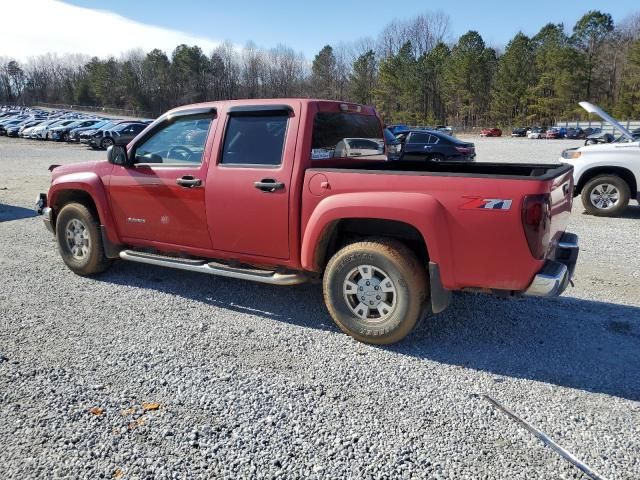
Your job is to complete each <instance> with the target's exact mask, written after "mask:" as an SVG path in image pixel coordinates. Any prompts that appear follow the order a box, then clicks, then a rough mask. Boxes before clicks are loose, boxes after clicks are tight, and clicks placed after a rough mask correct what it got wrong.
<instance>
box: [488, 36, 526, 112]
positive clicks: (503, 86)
mask: <svg viewBox="0 0 640 480" xmlns="http://www.w3.org/2000/svg"><path fill="white" fill-rule="evenodd" d="M535 81H536V76H535V55H534V48H533V45H532V42H531V39H529V37H527V36H526V35H524V34H523V33H522V32H518V33H517V34H516V36H515V37H514V38H513V39H512V40H511V41H510V42H509V44H508V45H507V48H506V49H505V52H504V54H503V55H502V56H501V57H500V59H499V61H498V69H497V71H496V75H495V80H494V85H493V91H492V94H491V113H492V117H493V118H494V120H495V121H496V122H498V123H499V124H501V125H512V124H515V123H520V124H521V123H522V122H524V121H525V118H526V115H527V91H528V89H529V88H531V87H532V86H533V85H535Z"/></svg>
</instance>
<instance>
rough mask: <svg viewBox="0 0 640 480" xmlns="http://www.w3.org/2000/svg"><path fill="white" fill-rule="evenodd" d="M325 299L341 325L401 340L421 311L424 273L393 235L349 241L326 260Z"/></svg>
mask: <svg viewBox="0 0 640 480" xmlns="http://www.w3.org/2000/svg"><path fill="white" fill-rule="evenodd" d="M323 291H324V300H325V304H326V305H327V309H328V310H329V313H330V314H331V316H332V317H333V320H334V321H335V322H336V324H337V325H338V327H340V329H341V330H342V331H343V332H345V333H347V334H349V335H351V336H352V337H354V338H355V339H357V340H359V341H361V342H365V343H372V344H378V345H383V344H389V343H394V342H398V341H400V340H402V339H403V338H404V337H405V336H407V335H408V334H409V332H411V330H413V328H414V327H415V325H416V323H417V322H418V320H420V318H421V316H422V314H423V307H424V305H425V301H426V298H427V276H426V272H425V269H424V267H423V266H422V265H421V264H420V261H419V260H418V258H417V257H416V256H415V254H414V253H413V252H412V251H411V250H410V249H409V248H407V247H406V246H405V245H404V244H402V243H400V242H397V241H394V240H386V239H381V240H375V241H374V240H371V241H363V242H358V243H353V244H351V245H348V246H346V247H344V248H343V249H341V250H340V251H338V252H337V253H336V254H335V255H334V256H333V257H332V258H331V260H330V261H329V264H328V265H327V268H326V270H325V273H324V279H323Z"/></svg>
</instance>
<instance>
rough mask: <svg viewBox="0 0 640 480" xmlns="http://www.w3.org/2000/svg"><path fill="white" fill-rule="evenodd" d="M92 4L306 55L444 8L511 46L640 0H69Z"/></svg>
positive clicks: (461, 25)
mask: <svg viewBox="0 0 640 480" xmlns="http://www.w3.org/2000/svg"><path fill="white" fill-rule="evenodd" d="M65 1H66V2H67V3H71V4H75V5H78V6H83V7H89V8H96V7H98V8H101V9H108V10H111V11H114V12H116V13H119V14H120V15H122V16H125V17H128V18H131V19H133V20H137V21H139V22H142V23H150V24H153V25H158V26H162V27H169V28H172V29H176V30H182V31H184V32H186V33H190V34H194V35H197V36H202V37H209V38H211V39H212V40H215V41H219V40H230V41H232V42H233V43H235V44H238V45H243V44H245V43H246V42H247V41H249V40H253V41H254V42H255V43H256V44H257V45H259V46H261V47H265V48H270V47H273V46H275V45H277V44H278V43H284V44H286V45H289V46H291V47H294V48H295V49H296V50H300V51H302V52H303V53H305V54H306V55H307V56H312V55H314V54H315V53H316V52H317V51H318V50H319V49H320V48H322V46H323V45H325V44H327V43H338V42H340V41H345V42H349V41H352V40H356V39H358V38H359V37H363V36H371V37H374V38H375V37H376V36H377V34H378V33H379V32H380V31H381V30H382V29H383V28H384V26H385V25H386V24H387V23H388V22H389V21H390V20H392V19H393V18H402V17H410V16H412V15H415V14H418V13H422V12H425V11H429V10H431V11H434V10H442V11H443V12H444V13H446V14H448V15H449V17H450V18H451V27H452V33H453V34H454V36H459V35H461V34H463V33H465V32H466V31H468V30H471V29H473V30H478V31H479V32H480V34H481V35H482V36H483V37H484V39H485V41H486V42H487V43H488V44H489V45H504V44H506V42H508V41H509V39H510V38H511V37H512V36H513V35H514V34H515V33H516V32H517V31H518V30H523V31H524V32H525V33H527V34H534V33H535V32H537V31H538V30H539V29H540V27H541V26H543V25H544V24H546V23H548V22H555V23H558V22H564V23H565V25H566V26H567V27H568V28H571V27H572V26H573V24H574V23H575V22H576V20H577V19H578V18H580V16H581V15H582V14H583V13H585V12H587V11H588V10H590V9H600V10H603V11H606V12H609V13H611V14H612V15H613V17H614V20H616V21H620V20H622V19H623V18H624V17H625V16H627V15H629V14H631V13H634V12H640V2H638V1H632V0H622V1H617V2H602V1H601V0H600V1H592V0H580V1H579V2H577V1H566V0H564V1H557V0H556V1H548V0H533V1H522V0H515V1H513V0H511V1H503V2H489V1H481V0H480V1H478V0H454V1H437V2H429V1H424V0H422V1H419V0H403V1H401V2H395V1H391V0H386V1H375V0H373V1H372V0H369V1H362V0H353V1H349V0H341V1H337V0H322V1H304V0H281V1H278V0H271V1H264V0H262V1H256V0H240V1H229V0H226V1H216V0H212V1H207V0H181V1H162V0H158V1H141V0H137V1H131V0H109V1H107V2H96V1H95V0H65Z"/></svg>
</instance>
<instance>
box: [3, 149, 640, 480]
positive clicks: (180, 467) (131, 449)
mask: <svg viewBox="0 0 640 480" xmlns="http://www.w3.org/2000/svg"><path fill="white" fill-rule="evenodd" d="M474 141H475V142H476V144H477V146H478V150H479V159H480V160H496V161H504V160H515V161H531V160H535V161H554V160H555V159H556V158H557V157H558V155H559V152H560V151H561V150H562V149H563V148H566V146H568V145H570V144H571V145H574V144H575V143H576V142H570V141H568V142H564V141H533V140H531V141H529V140H526V139H513V140H512V139H474ZM103 157H104V152H91V151H88V150H86V149H85V148H83V147H79V146H65V145H60V144H52V143H44V142H30V141H22V140H12V139H7V138H6V137H2V138H0V285H2V287H1V288H0V319H1V320H0V443H1V444H2V448H0V465H1V466H2V475H3V477H6V478H20V479H22V478H41V477H47V478H58V477H60V478H62V477H66V478H88V479H95V478H191V477H201V478H211V477H220V478H238V477H241V478H248V477H249V478H275V477H282V478H285V477H286V478H292V477H293V478H345V477H351V478H396V477H398V478H434V479H494V478H500V479H502V478H504V479H525V478H526V479H529V478H571V479H577V478H586V477H584V476H582V474H581V473H580V472H579V471H578V470H577V469H576V468H574V467H573V466H571V465H570V464H568V463H567V462H566V461H564V460H562V459H561V458H560V457H559V456H557V455H556V454H555V453H554V452H552V451H551V450H550V449H548V448H546V447H544V446H543V445H542V444H540V443H539V442H538V441H537V440H535V439H534V438H533V437H532V436H531V435H530V434H529V433H527V432H526V431H525V430H523V429H522V428H521V427H519V426H518V425H516V424H515V423H513V421H511V420H509V419H508V418H507V417H506V416H504V415H503V414H501V413H499V412H497V411H496V410H495V409H494V408H493V407H491V406H490V405H489V404H488V403H487V402H486V401H485V400H482V399H479V398H475V397H474V396H472V394H473V393H475V392H484V393H487V394H489V395H491V396H492V397H493V398H495V399H497V400H499V401H500V402H502V403H503V404H504V405H505V406H507V407H508V408H510V409H512V410H513V411H514V412H516V413H517V414H519V415H520V416H522V417H523V418H524V419H526V420H527V421H529V422H531V423H532V424H534V425H536V426H537V427H538V428H540V429H541V430H543V431H544V432H546V433H547V434H549V435H550V436H551V437H552V438H553V439H555V440H556V441H557V442H559V443H560V444H561V445H563V446H564V447H565V448H567V449H568V450H570V451H571V452H573V453H574V454H575V455H576V456H577V457H578V458H580V459H582V460H583V461H585V462H586V463H587V464H589V465H590V466H591V467H592V468H594V469H595V470H596V471H599V472H600V473H601V474H602V475H604V476H605V477H607V478H620V479H623V478H624V479H632V478H639V477H640V436H639V435H638V432H639V431H640V308H639V305H640V288H638V284H639V283H640V273H639V272H640V256H639V255H637V253H636V251H637V245H638V237H637V232H638V222H640V207H638V206H633V207H630V208H629V210H628V212H627V214H626V215H625V217H624V218H620V219H614V220H607V219H600V218H595V217H591V216H587V215H584V214H583V210H582V206H581V205H580V202H579V201H578V202H576V204H575V207H574V215H573V216H572V219H571V225H570V229H571V230H572V231H574V232H576V233H577V234H579V235H580V240H581V249H582V251H581V258H580V263H579V265H578V268H577V272H576V278H575V282H576V287H575V288H573V289H569V291H568V292H567V293H566V294H565V295H564V296H563V297H561V298H558V299H551V300H542V299H519V300H504V299H499V298H494V297H488V296H481V295H471V294H467V295H456V296H455V299H454V303H453V305H452V306H451V308H449V309H448V310H447V311H446V312H445V313H443V314H440V315H438V316H436V317H434V318H431V319H429V320H427V321H425V322H423V324H422V325H421V326H420V327H419V329H418V330H417V331H416V332H414V334H412V335H411V336H410V337H409V338H408V339H407V340H406V341H404V342H402V343H401V344H399V345H394V346H391V347H385V348H380V347H372V346H367V345H363V344H360V343H357V342H355V341H353V340H352V339H350V337H348V336H346V335H344V334H342V333H340V332H339V331H338V329H337V328H336V327H335V326H334V325H333V323H332V321H331V319H330V317H329V315H328V314H327V313H326V311H325V308H324V305H323V302H322V295H321V291H320V288H319V287H318V286H314V285H302V286H297V287H270V286H265V285H258V284H253V283H250V282H241V281H236V280H232V279H224V278H216V277H209V276H204V275H198V274H190V273H186V272H180V271H173V270H166V269H161V268H155V267H150V266H143V265H137V264H134V263H126V262H120V263H118V264H116V265H114V266H113V267H112V268H111V270H109V271H108V272H107V273H105V274H103V275H101V276H99V277H96V278H81V277H79V276H76V275H74V274H73V273H71V271H69V270H68V269H67V268H66V267H65V266H64V265H63V263H62V261H61V260H60V258H59V256H58V254H57V252H56V248H55V244H54V242H53V238H52V236H51V235H50V234H49V233H48V232H47V231H46V230H45V228H44V227H43V226H42V222H41V221H40V219H38V218H35V217H34V216H33V213H32V212H31V211H30V209H31V208H32V204H33V201H34V198H35V196H36V194H37V193H38V192H40V191H45V190H46V188H47V185H48V181H49V180H48V179H49V174H48V172H47V170H46V167H47V166H48V165H49V164H50V163H68V162H77V161H81V160H88V159H95V158H103ZM92 412H93V413H92Z"/></svg>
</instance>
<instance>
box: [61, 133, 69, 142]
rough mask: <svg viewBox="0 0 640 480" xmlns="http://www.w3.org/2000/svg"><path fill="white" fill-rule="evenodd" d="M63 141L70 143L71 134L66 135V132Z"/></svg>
mask: <svg viewBox="0 0 640 480" xmlns="http://www.w3.org/2000/svg"><path fill="white" fill-rule="evenodd" d="M62 140H63V141H65V142H68V141H69V134H68V133H66V132H65V133H64V134H62Z"/></svg>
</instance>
